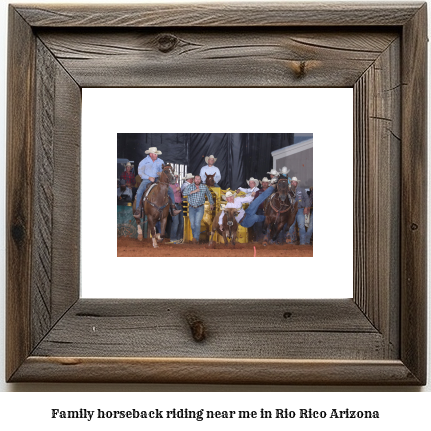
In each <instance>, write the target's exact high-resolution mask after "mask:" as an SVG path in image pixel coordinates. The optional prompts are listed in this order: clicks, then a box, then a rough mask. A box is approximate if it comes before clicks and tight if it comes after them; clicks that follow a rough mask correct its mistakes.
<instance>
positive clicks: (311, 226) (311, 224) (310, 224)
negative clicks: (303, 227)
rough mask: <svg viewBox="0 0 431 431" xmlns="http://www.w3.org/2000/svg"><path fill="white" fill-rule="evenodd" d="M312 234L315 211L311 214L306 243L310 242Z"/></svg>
mask: <svg viewBox="0 0 431 431" xmlns="http://www.w3.org/2000/svg"><path fill="white" fill-rule="evenodd" d="M311 235H313V211H311V214H310V221H309V222H308V229H307V234H306V237H305V244H310V240H311Z"/></svg>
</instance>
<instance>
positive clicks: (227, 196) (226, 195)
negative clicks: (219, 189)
mask: <svg viewBox="0 0 431 431" xmlns="http://www.w3.org/2000/svg"><path fill="white" fill-rule="evenodd" d="M231 196H232V197H234V196H235V195H234V194H233V193H232V192H229V191H228V192H226V194H225V195H222V196H221V197H222V199H224V200H225V201H226V200H227V198H230V197H231Z"/></svg>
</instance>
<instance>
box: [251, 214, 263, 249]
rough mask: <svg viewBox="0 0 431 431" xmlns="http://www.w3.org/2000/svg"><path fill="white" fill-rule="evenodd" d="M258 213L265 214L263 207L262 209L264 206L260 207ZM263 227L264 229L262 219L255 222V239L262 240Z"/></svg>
mask: <svg viewBox="0 0 431 431" xmlns="http://www.w3.org/2000/svg"><path fill="white" fill-rule="evenodd" d="M256 215H258V216H260V215H263V209H262V208H259V209H258V210H257V211H256ZM262 229H263V222H261V221H260V222H257V223H255V224H254V225H253V231H254V240H255V241H260V240H261V239H262V237H263V234H262Z"/></svg>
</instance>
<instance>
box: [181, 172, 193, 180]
mask: <svg viewBox="0 0 431 431" xmlns="http://www.w3.org/2000/svg"><path fill="white" fill-rule="evenodd" d="M194 177H195V176H194V175H193V174H191V173H188V174H186V176H185V177H184V178H181V179H182V180H191V179H192V178H194Z"/></svg>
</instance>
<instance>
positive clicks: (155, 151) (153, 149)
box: [145, 147, 162, 156]
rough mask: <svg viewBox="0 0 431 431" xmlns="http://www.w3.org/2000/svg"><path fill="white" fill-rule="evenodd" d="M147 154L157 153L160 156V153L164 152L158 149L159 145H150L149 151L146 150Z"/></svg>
mask: <svg viewBox="0 0 431 431" xmlns="http://www.w3.org/2000/svg"><path fill="white" fill-rule="evenodd" d="M145 154H157V155H158V156H160V154H162V152H161V151H157V147H150V148H148V150H147V151H145Z"/></svg>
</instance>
